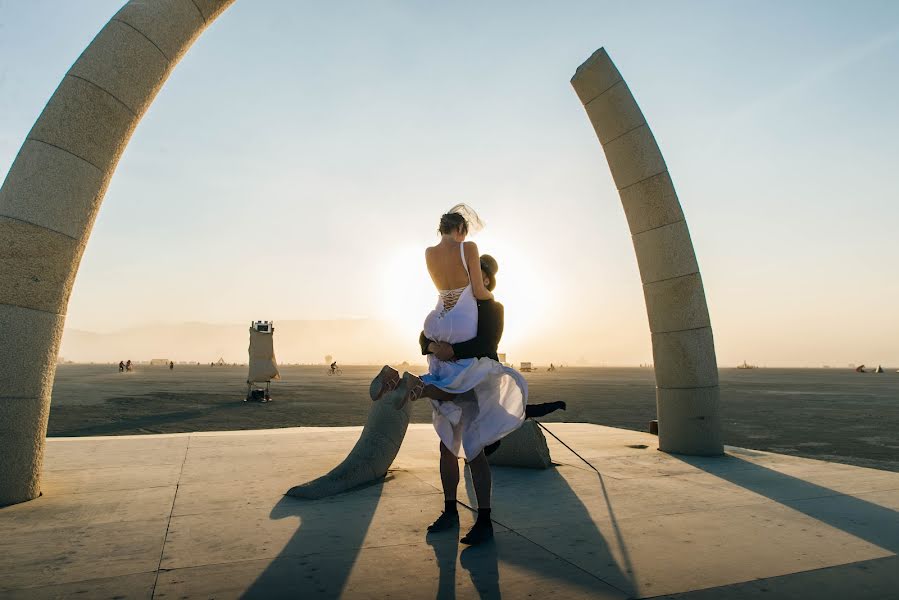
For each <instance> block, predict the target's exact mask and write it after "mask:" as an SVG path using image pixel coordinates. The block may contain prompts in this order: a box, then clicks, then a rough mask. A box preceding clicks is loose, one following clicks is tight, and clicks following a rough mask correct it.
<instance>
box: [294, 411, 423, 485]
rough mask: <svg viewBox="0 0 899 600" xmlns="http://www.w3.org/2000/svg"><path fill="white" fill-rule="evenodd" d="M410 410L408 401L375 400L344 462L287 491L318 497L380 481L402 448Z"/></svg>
mask: <svg viewBox="0 0 899 600" xmlns="http://www.w3.org/2000/svg"><path fill="white" fill-rule="evenodd" d="M411 411H412V404H411V403H409V402H407V403H406V405H405V406H404V407H403V408H401V409H399V410H397V409H396V408H394V407H393V402H389V401H387V402H385V401H384V399H381V400H379V401H378V402H372V403H371V410H370V411H369V413H368V420H366V422H365V427H363V428H362V434H361V435H360V436H359V440H358V441H357V442H356V445H355V446H353V449H352V450H351V451H350V453H349V454H348V455H347V457H346V458H345V459H344V460H343V462H342V463H340V464H339V465H337V466H336V467H334V469H332V470H331V471H330V472H329V473H327V474H326V475H322V476H321V477H319V478H318V479H315V480H313V481H310V482H308V483H304V484H302V485H298V486H295V487H292V488H290V489H289V490H288V491H287V494H286V495H288V496H293V497H294V498H306V499H309V500H318V499H319V498H325V497H327V496H333V495H334V494H339V493H341V492H346V491H347V490H351V489H353V488H356V487H360V486H363V485H366V484H368V483H373V482H376V481H379V480H380V479H381V478H382V477H384V476H385V475H386V474H387V469H389V468H390V465H391V464H393V459H394V458H396V453H397V452H399V451H400V446H401V445H402V444H403V438H404V437H406V429H407V428H408V426H409V415H410V412H411Z"/></svg>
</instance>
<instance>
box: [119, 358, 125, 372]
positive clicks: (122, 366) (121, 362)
mask: <svg viewBox="0 0 899 600" xmlns="http://www.w3.org/2000/svg"><path fill="white" fill-rule="evenodd" d="M124 372H125V363H124V362H123V361H121V360H120V361H119V373H124Z"/></svg>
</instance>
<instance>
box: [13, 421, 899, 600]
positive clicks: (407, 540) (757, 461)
mask: <svg viewBox="0 0 899 600" xmlns="http://www.w3.org/2000/svg"><path fill="white" fill-rule="evenodd" d="M547 427H548V428H549V429H550V430H551V431H552V432H553V433H555V434H556V435H558V436H560V437H561V438H562V439H563V440H565V441H566V442H567V443H568V444H569V445H571V446H572V447H573V448H575V449H576V450H578V452H579V453H580V454H581V455H582V456H584V457H585V458H586V459H587V460H589V461H590V463H592V464H593V465H594V466H595V467H596V468H597V469H598V472H596V471H594V470H592V469H591V467H590V466H588V465H587V464H585V463H584V462H582V461H581V460H580V459H578V458H577V457H576V456H574V455H573V454H571V452H570V451H568V450H567V449H565V448H564V447H563V446H561V445H560V444H559V443H558V442H556V441H555V440H554V439H552V437H551V436H547V442H548V446H549V449H550V452H551V453H552V456H553V460H554V461H555V462H556V463H557V466H555V467H553V468H550V469H546V470H534V469H520V468H511V467H494V499H493V516H494V520H495V528H496V532H497V533H496V541H495V543H493V544H488V545H486V546H484V547H479V548H473V549H466V547H465V546H462V545H460V544H459V543H458V534H454V533H452V532H450V533H448V534H445V535H438V536H430V537H428V536H426V535H425V528H426V526H427V524H428V523H429V522H430V521H431V520H432V519H433V518H434V517H436V516H437V514H438V512H439V511H440V509H441V508H442V494H441V491H440V481H439V479H440V478H439V474H438V472H437V458H438V457H437V438H436V435H435V434H434V432H433V429H432V428H431V426H429V425H410V426H409V428H408V431H407V434H406V436H405V441H404V442H403V445H402V448H401V449H400V452H399V454H398V455H397V457H396V459H395V461H394V463H393V465H392V467H391V470H390V471H389V473H388V476H387V478H386V480H384V481H383V482H381V483H379V484H377V485H373V486H369V487H365V488H362V489H359V490H355V491H351V492H348V493H344V494H339V495H337V496H333V497H331V498H328V499H324V500H298V499H294V498H287V497H284V496H283V495H282V494H283V492H284V490H286V489H287V488H288V487H290V485H292V484H293V483H295V482H296V481H298V480H311V479H315V478H316V477H318V476H320V475H322V474H324V473H327V472H328V471H330V470H331V469H332V468H333V467H334V466H335V465H337V464H339V463H340V462H341V461H342V460H343V458H344V457H345V456H346V454H347V452H348V451H349V449H350V448H352V447H353V445H354V444H355V443H356V441H357V439H358V438H359V436H360V434H361V432H362V428H361V427H333V428H292V429H281V430H264V431H243V432H225V433H198V434H172V435H154V436H123V437H106V438H103V437H96V438H59V439H50V440H48V443H47V451H46V458H45V461H46V462H45V469H46V476H45V482H44V487H45V489H46V491H47V493H46V495H45V496H43V497H41V498H38V499H36V500H35V501H33V502H28V503H24V504H18V505H15V506H9V507H6V508H2V509H0V531H2V532H3V535H2V536H0V596H2V597H3V598H49V597H67V596H75V595H77V596H78V597H114V596H120V597H128V598H131V597H137V598H150V597H155V598H208V597H215V598H219V599H224V598H238V597H251V598H252V597H259V598H279V597H290V598H332V597H338V596H342V597H347V598H371V597H388V596H391V597H402V598H424V597H437V596H438V595H440V597H456V598H460V599H463V598H480V597H487V598H491V597H499V596H500V594H502V595H504V596H505V597H508V598H519V597H527V596H528V594H531V595H532V596H534V597H541V598H544V597H545V598H626V597H655V596H663V597H673V598H696V599H701V598H722V597H728V598H730V597H737V598H770V597H785V596H786V595H788V594H794V595H793V596H790V597H802V598H823V599H828V598H832V599H835V598H848V597H852V598H860V599H867V598H885V597H889V594H890V593H892V592H893V591H895V589H899V568H897V567H899V562H897V560H899V559H897V557H896V553H897V551H899V514H897V510H899V473H893V472H888V471H877V470H873V469H864V468H858V467H851V466H846V465H841V464H834V463H827V462H823V461H816V460H809V459H802V458H795V457H789V456H785V455H778V454H771V453H766V452H756V451H751V450H742V449H739V448H728V449H727V453H726V455H725V456H722V457H694V458H687V457H681V458H678V457H676V456H674V455H671V454H667V453H663V452H658V451H657V439H656V438H655V437H654V436H651V435H649V434H645V433H641V432H634V431H627V430H622V429H613V428H609V427H602V426H599V425H588V424H567V423H551V424H547ZM641 446H645V448H644V447H641ZM460 499H461V500H462V501H463V502H464V503H465V504H466V505H468V506H474V500H473V490H472V489H471V486H470V482H469V481H468V478H466V481H465V482H463V484H462V486H461V487H460ZM472 519H473V517H472V514H471V512H470V511H468V510H466V509H464V507H463V510H462V529H463V533H464V530H465V529H466V528H467V527H468V526H469V525H470V524H471V523H472ZM453 595H454V596H453Z"/></svg>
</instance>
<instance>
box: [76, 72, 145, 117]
mask: <svg viewBox="0 0 899 600" xmlns="http://www.w3.org/2000/svg"><path fill="white" fill-rule="evenodd" d="M66 77H72V78H74V79H80V80H81V81H83V82H85V83H89V84H91V85H92V86H94V87H95V88H97V89H98V90H100V91H101V92H103V93H105V94H106V95H107V96H109V97H110V98H112V99H113V100H115V101H116V102H118V103H119V104H121V105H122V106H124V107H125V110H127V111H128V112H129V113H131V114H132V115H133V116H135V117H137V116H139V115H138V114H137V113H136V112H134V111H133V110H131V107H130V106H128V105H127V104H125V103H124V102H122V101H121V100H119V99H118V98H117V97H116V95H115V94H113V93H112V92H110V91H109V90H107V89H106V88H104V87H103V86H101V85H99V84H97V83H94V82H93V81H91V80H90V79H85V78H84V77H81V76H80V75H73V74H72V73H66Z"/></svg>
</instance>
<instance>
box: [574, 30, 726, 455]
mask: <svg viewBox="0 0 899 600" xmlns="http://www.w3.org/2000/svg"><path fill="white" fill-rule="evenodd" d="M571 85H572V86H573V87H574V90H575V92H576V93H577V95H578V97H579V98H580V99H581V102H582V103H583V105H584V108H585V109H586V111H587V116H588V117H589V118H590V122H591V123H592V124H593V128H594V129H595V130H596V136H597V137H598V138H599V142H600V144H601V145H602V149H603V151H604V152H605V155H606V160H607V161H608V163H609V169H610V170H611V172H612V179H614V181H615V187H617V188H618V193H619V195H620V196H621V203H622V205H623V206H624V213H625V215H626V216H627V222H628V226H629V227H630V230H631V236H632V239H633V242H634V252H636V254H637V264H638V266H639V269H640V278H641V280H642V281H643V297H644V299H645V300H646V314H647V316H648V317H649V330H650V332H651V334H652V356H653V361H654V362H655V375H656V408H657V411H658V419H659V448H660V449H661V450H664V451H666V452H675V453H681V454H693V455H717V454H721V453H722V452H723V446H722V443H721V420H720V416H719V408H718V407H719V401H718V397H719V392H718V365H717V361H716V359H715V342H714V340H713V338H712V327H711V322H710V320H709V310H708V307H707V306H706V301H705V291H704V290H703V287H702V278H701V277H700V275H699V266H698V264H697V263H696V255H695V254H694V252H693V243H692V242H691V241H690V232H689V231H688V230H687V222H686V221H685V220H684V214H683V211H682V210H681V206H680V202H679V201H678V199H677V194H676V193H675V191H674V185H673V184H672V182H671V176H670V175H669V174H668V168H667V167H666V166H665V160H664V159H663V158H662V153H661V151H660V150H659V147H658V145H657V144H656V141H655V139H654V138H653V135H652V132H651V131H650V130H649V125H647V123H646V119H645V118H644V117H643V113H642V112H641V111H640V107H639V106H637V102H636V101H635V100H634V97H633V96H632V95H631V92H630V90H629V89H628V87H627V84H626V83H625V82H624V80H623V79H622V78H621V74H620V73H619V72H618V69H617V68H616V67H615V65H614V64H613V63H612V60H611V59H610V58H609V55H608V54H607V53H606V51H605V49H603V48H600V49H599V50H597V51H596V52H594V53H593V55H592V56H591V57H590V58H588V59H587V60H586V61H585V62H584V64H582V65H581V66H580V67H578V69H577V71H576V72H575V74H574V77H572V79H571Z"/></svg>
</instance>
